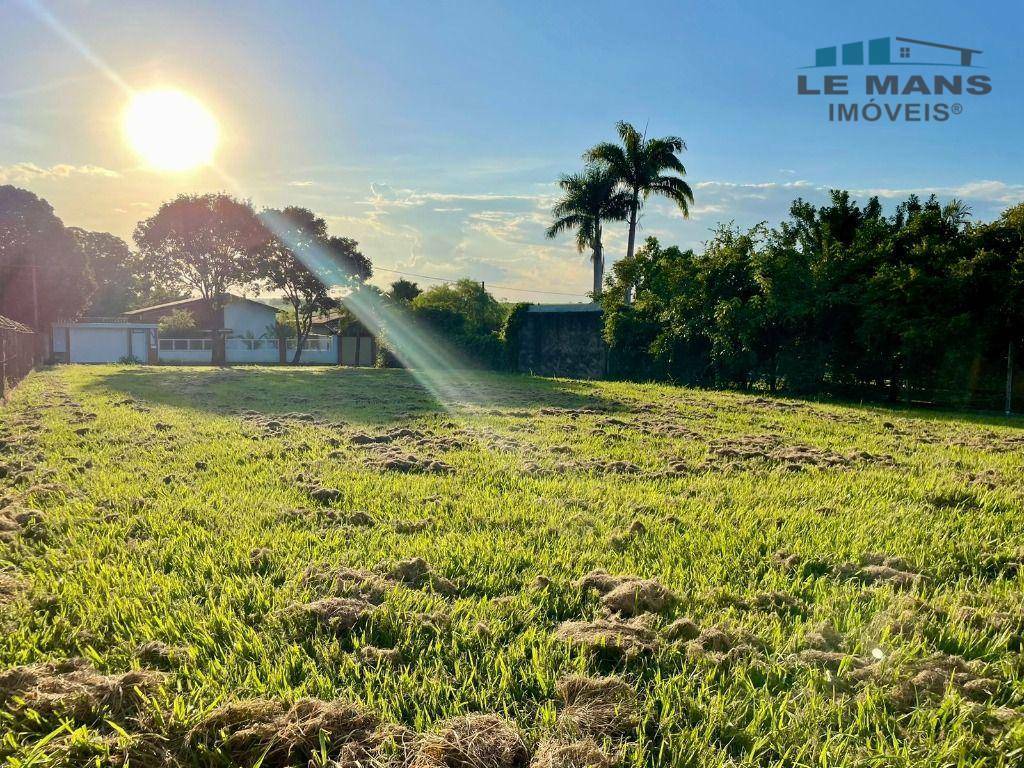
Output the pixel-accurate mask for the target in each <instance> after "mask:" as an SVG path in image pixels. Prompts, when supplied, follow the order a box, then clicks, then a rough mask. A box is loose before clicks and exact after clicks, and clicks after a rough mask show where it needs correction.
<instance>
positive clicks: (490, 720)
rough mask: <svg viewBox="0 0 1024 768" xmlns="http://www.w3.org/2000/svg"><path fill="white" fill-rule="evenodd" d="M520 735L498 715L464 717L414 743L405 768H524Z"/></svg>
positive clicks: (526, 755) (525, 753)
mask: <svg viewBox="0 0 1024 768" xmlns="http://www.w3.org/2000/svg"><path fill="white" fill-rule="evenodd" d="M529 759H530V756H529V752H528V751H527V748H526V742H525V740H524V739H523V734H522V732H521V731H520V730H519V729H518V728H517V727H516V726H515V725H513V724H511V723H509V722H508V721H506V720H504V719H503V718H501V717H498V716H497V715H482V714H475V715H465V716H463V717H456V718H453V719H451V720H447V721H445V722H444V723H441V724H440V725H439V726H437V727H436V728H435V729H434V730H432V731H430V732H429V733H426V734H423V735H422V736H420V737H419V738H417V739H416V742H415V746H414V749H413V752H412V754H411V755H410V756H409V762H408V768H525V767H526V766H527V765H528V764H529Z"/></svg>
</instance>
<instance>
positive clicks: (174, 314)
mask: <svg viewBox="0 0 1024 768" xmlns="http://www.w3.org/2000/svg"><path fill="white" fill-rule="evenodd" d="M157 324H158V326H159V328H160V333H164V334H168V335H170V336H180V335H182V334H184V335H186V336H189V335H191V332H192V331H194V330H195V329H196V317H195V315H193V314H192V313H191V312H190V311H189V310H187V309H175V310H173V311H171V312H168V313H167V314H166V315H164V316H163V317H161V318H160V319H159V320H158V321H157Z"/></svg>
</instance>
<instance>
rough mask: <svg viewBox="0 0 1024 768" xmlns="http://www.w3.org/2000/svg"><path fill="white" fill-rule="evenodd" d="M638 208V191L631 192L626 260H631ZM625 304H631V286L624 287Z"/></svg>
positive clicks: (634, 242) (634, 243)
mask: <svg viewBox="0 0 1024 768" xmlns="http://www.w3.org/2000/svg"><path fill="white" fill-rule="evenodd" d="M639 207H640V191H639V190H636V189H634V190H633V202H632V204H631V205H630V206H629V241H628V242H627V244H626V258H627V259H632V258H633V248H634V246H635V245H636V212H637V209H638V208H639ZM625 302H626V304H632V303H633V286H632V285H627V286H626V299H625Z"/></svg>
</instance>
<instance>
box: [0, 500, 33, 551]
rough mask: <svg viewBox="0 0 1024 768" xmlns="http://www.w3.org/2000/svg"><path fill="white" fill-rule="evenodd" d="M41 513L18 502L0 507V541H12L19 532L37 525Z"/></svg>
mask: <svg viewBox="0 0 1024 768" xmlns="http://www.w3.org/2000/svg"><path fill="white" fill-rule="evenodd" d="M42 519H43V513H42V512H40V511H39V510H37V509H30V508H28V507H23V506H21V505H19V504H10V505H9V506H7V507H4V508H3V509H0V542H3V541H8V542H9V541H13V540H14V538H15V537H16V536H17V535H18V534H21V533H25V532H27V531H28V530H29V529H31V528H33V527H36V526H38V525H39V524H40V523H41V521H42Z"/></svg>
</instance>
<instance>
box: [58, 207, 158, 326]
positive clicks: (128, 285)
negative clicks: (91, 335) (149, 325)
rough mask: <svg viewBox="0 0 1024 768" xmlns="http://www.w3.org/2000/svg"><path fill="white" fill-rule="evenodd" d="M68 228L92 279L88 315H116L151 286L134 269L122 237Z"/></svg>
mask: <svg viewBox="0 0 1024 768" xmlns="http://www.w3.org/2000/svg"><path fill="white" fill-rule="evenodd" d="M68 232H70V233H71V235H72V237H74V239H75V242H76V243H77V245H78V248H79V250H81V252H82V254H83V255H84V256H85V260H86V262H87V263H88V265H89V268H90V270H91V272H92V275H93V279H94V280H95V282H96V290H95V292H94V293H93V295H92V297H91V299H90V301H89V307H88V312H89V314H90V315H93V316H103V317H113V316H114V315H120V314H121V313H122V312H126V311H127V310H129V309H131V308H132V307H133V306H136V305H138V304H139V303H140V302H141V301H142V300H143V299H144V298H145V297H146V296H148V294H149V293H150V289H151V286H150V285H149V283H148V281H147V280H145V278H144V277H143V276H141V275H140V274H139V273H138V269H137V265H136V264H135V254H133V253H132V250H131V248H129V247H128V244H127V243H126V242H125V241H124V240H122V239H121V238H119V237H116V236H114V235H111V234H109V233H107V232H89V231H88V230H85V229H80V228H78V227H68ZM175 298H177V297H175Z"/></svg>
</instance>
